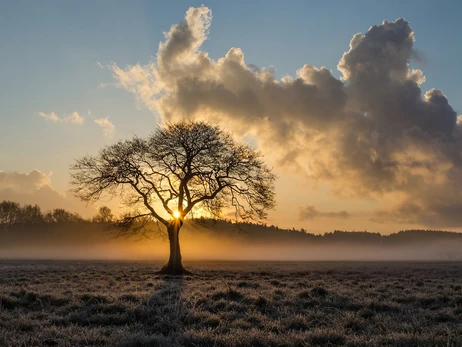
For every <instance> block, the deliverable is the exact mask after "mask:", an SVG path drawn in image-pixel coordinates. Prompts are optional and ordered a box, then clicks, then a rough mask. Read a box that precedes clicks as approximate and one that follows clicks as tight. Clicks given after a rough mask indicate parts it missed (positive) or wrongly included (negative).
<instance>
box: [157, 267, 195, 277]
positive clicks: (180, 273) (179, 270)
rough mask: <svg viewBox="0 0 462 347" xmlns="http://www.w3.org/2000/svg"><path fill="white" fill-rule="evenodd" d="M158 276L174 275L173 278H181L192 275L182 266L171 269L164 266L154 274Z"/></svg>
mask: <svg viewBox="0 0 462 347" xmlns="http://www.w3.org/2000/svg"><path fill="white" fill-rule="evenodd" d="M156 274H158V275H174V276H183V275H192V274H193V273H192V272H191V271H188V270H186V269H185V268H184V267H183V266H181V267H174V268H173V267H171V266H168V265H164V266H163V267H162V269H160V270H159V271H157V272H156Z"/></svg>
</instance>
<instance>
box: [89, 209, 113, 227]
mask: <svg viewBox="0 0 462 347" xmlns="http://www.w3.org/2000/svg"><path fill="white" fill-rule="evenodd" d="M113 219H114V215H113V214H112V211H111V209H110V208H109V207H107V206H101V207H100V208H99V210H98V214H97V215H96V216H94V217H93V222H95V223H110V222H112V220H113Z"/></svg>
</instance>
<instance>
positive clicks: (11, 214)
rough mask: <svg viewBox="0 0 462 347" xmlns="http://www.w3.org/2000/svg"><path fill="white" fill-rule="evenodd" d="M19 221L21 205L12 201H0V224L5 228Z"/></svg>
mask: <svg viewBox="0 0 462 347" xmlns="http://www.w3.org/2000/svg"><path fill="white" fill-rule="evenodd" d="M20 221H21V205H19V204H18V203H17V202H13V201H6V200H5V201H2V202H0V225H1V226H2V227H3V228H4V229H7V228H8V227H11V226H12V225H15V224H18V223H19V222H20Z"/></svg>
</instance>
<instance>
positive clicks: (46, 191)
mask: <svg viewBox="0 0 462 347" xmlns="http://www.w3.org/2000/svg"><path fill="white" fill-rule="evenodd" d="M50 176H51V174H49V175H46V174H44V173H43V172H40V171H39V170H32V171H30V172H26V173H19V172H14V171H13V172H5V171H1V170H0V201H3V200H10V201H15V202H18V203H20V204H30V205H35V204H37V205H39V206H40V207H41V208H42V210H44V211H47V210H52V209H54V208H64V209H66V210H68V211H72V212H77V213H80V214H81V215H83V216H85V217H90V216H93V215H94V214H95V213H96V209H95V208H94V207H92V206H88V207H86V206H85V205H84V204H83V203H81V202H80V201H79V200H78V199H77V198H75V197H73V196H72V195H64V194H61V193H60V192H58V191H57V190H55V189H54V188H53V187H52V185H51V178H50Z"/></svg>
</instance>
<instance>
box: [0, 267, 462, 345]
mask: <svg viewBox="0 0 462 347" xmlns="http://www.w3.org/2000/svg"><path fill="white" fill-rule="evenodd" d="M160 265H161V264H160V263H152V262H91V261H80V262H79V261H72V262H71V261H48V262H47V261H35V262H34V261H0V346H119V347H122V346H124V347H128V346H446V347H447V346H462V289H461V286H462V263H460V262H452V263H450V262H440V263H438V262H433V263H424V262H414V263H412V262H401V263H398V262H388V263H385V262H382V263H380V262H376V263H374V262H363V263H355V262H343V263H341V262H318V263H314V262H292V263H289V262H190V263H188V262H186V263H185V266H186V267H187V268H188V269H190V270H191V271H192V272H193V275H191V276H189V275H188V276H183V277H173V276H160V275H156V274H155V271H156V270H158V269H159V267H160Z"/></svg>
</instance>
